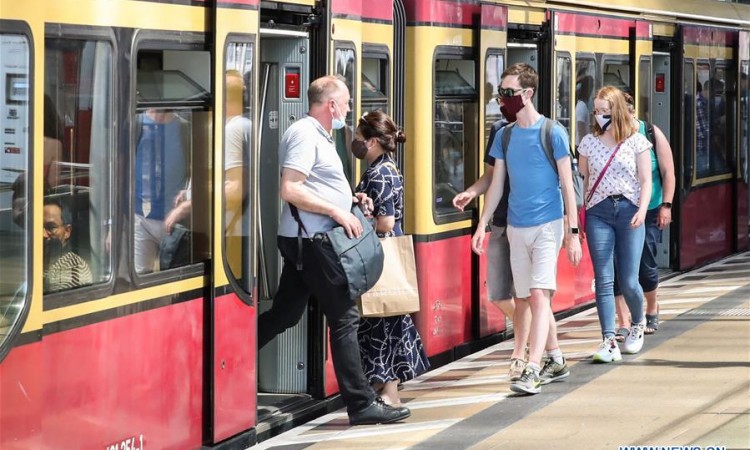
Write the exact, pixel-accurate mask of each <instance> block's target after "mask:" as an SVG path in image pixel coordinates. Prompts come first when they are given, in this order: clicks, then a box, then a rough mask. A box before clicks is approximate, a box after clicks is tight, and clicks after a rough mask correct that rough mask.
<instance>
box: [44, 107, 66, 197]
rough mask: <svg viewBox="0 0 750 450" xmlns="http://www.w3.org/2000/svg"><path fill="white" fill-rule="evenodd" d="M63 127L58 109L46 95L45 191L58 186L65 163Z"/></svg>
mask: <svg viewBox="0 0 750 450" xmlns="http://www.w3.org/2000/svg"><path fill="white" fill-rule="evenodd" d="M62 137H63V127H62V121H61V120H60V116H59V114H58V112H57V107H56V106H55V103H54V102H53V101H52V98H51V97H50V96H49V95H46V94H45V95H44V191H45V192H48V191H49V190H50V189H53V188H54V187H56V186H58V185H59V184H60V182H61V180H60V166H59V164H60V162H61V161H63V144H62Z"/></svg>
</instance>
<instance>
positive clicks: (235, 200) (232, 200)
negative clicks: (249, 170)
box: [224, 166, 242, 211]
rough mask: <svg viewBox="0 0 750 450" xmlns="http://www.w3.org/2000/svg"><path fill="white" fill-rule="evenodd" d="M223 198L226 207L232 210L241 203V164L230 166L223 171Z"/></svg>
mask: <svg viewBox="0 0 750 450" xmlns="http://www.w3.org/2000/svg"><path fill="white" fill-rule="evenodd" d="M224 175H225V177H226V179H225V181H224V198H225V199H226V209H227V210H228V211H234V210H235V209H237V208H239V207H240V205H241V204H242V166H240V167H232V168H231V169H227V170H226V171H225V172H224Z"/></svg>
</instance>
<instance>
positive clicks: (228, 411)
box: [213, 294, 257, 442]
mask: <svg viewBox="0 0 750 450" xmlns="http://www.w3.org/2000/svg"><path fill="white" fill-rule="evenodd" d="M256 298H257V297H256ZM214 305H215V314H214V317H215V319H214V320H215V328H214V329H215V331H214V345H215V349H216V350H215V353H214V364H213V370H214V383H215V385H214V442H219V441H222V440H224V439H227V438H229V437H231V436H234V435H235V434H238V433H240V432H242V431H244V430H247V429H249V428H251V427H253V426H255V424H256V423H257V402H256V394H257V392H256V391H257V388H256V386H257V384H256V380H257V375H256V365H255V361H256V341H257V336H256V332H255V330H256V327H255V323H256V314H257V308H250V307H248V306H247V305H246V304H244V303H242V301H241V300H240V299H239V298H238V297H237V296H236V295H234V294H229V295H224V296H222V297H217V298H216V300H215V301H214Z"/></svg>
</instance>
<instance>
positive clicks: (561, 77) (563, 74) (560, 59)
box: [554, 52, 571, 135]
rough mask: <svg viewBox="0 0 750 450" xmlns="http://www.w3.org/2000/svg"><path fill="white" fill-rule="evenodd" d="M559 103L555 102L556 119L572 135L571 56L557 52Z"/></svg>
mask: <svg viewBox="0 0 750 450" xmlns="http://www.w3.org/2000/svg"><path fill="white" fill-rule="evenodd" d="M555 73H556V74H557V101H556V102H555V117H554V118H555V119H556V120H557V121H558V122H560V125H562V126H563V127H565V130H566V131H567V132H568V135H570V100H571V98H570V77H571V63H570V55H569V54H567V53H564V52H557V70H556V71H555Z"/></svg>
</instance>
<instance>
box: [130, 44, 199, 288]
mask: <svg viewBox="0 0 750 450" xmlns="http://www.w3.org/2000/svg"><path fill="white" fill-rule="evenodd" d="M157 45H163V44H157ZM135 59H136V67H137V73H136V77H135V81H136V86H135V88H136V91H135V98H136V110H135V114H134V117H133V119H132V120H133V125H134V126H133V129H134V133H133V142H134V144H133V147H134V157H133V160H134V162H135V167H134V175H133V177H134V183H133V194H132V198H133V248H134V250H133V252H134V259H135V271H136V273H137V274H139V275H144V274H148V273H153V272H159V271H164V270H166V269H171V268H175V267H182V266H187V265H190V264H193V263H198V262H200V261H203V260H205V259H206V258H207V257H208V255H209V251H210V250H209V246H208V242H209V240H208V238H209V235H210V228H209V227H210V221H209V216H210V215H208V214H203V213H201V212H204V211H208V210H210V208H209V205H210V198H209V192H210V191H211V189H210V184H209V165H210V160H211V131H210V130H211V122H212V121H213V114H212V112H211V111H210V110H209V105H208V103H207V101H208V100H209V98H210V86H211V79H210V67H211V57H210V53H209V52H207V51H201V50H187V49H186V50H159V49H141V50H139V51H138V52H137V54H136V58H135ZM194 211H195V212H198V213H196V214H193V212H194Z"/></svg>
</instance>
